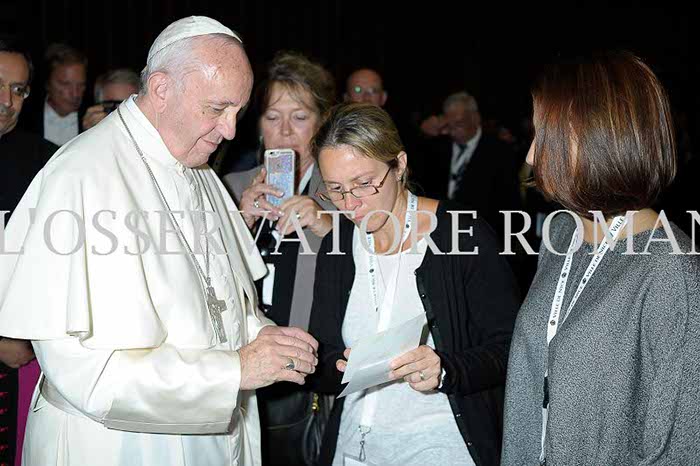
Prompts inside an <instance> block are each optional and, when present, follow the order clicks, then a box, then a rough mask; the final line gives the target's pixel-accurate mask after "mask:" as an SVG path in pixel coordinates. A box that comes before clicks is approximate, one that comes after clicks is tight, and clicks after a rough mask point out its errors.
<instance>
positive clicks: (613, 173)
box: [502, 52, 700, 465]
mask: <svg viewBox="0 0 700 466" xmlns="http://www.w3.org/2000/svg"><path fill="white" fill-rule="evenodd" d="M533 102H534V126H535V131H536V134H535V140H534V142H533V145H532V147H531V149H530V153H529V154H528V163H530V164H533V165H534V172H535V181H536V184H537V186H538V188H539V189H540V190H541V191H543V192H544V193H545V195H546V196H547V197H549V198H550V199H552V200H555V201H557V202H559V203H560V204H562V205H563V206H564V208H565V209H567V210H568V214H567V213H560V214H558V215H557V216H556V217H554V219H553V221H552V222H551V224H550V225H549V226H550V228H549V236H548V238H549V241H544V242H543V247H542V250H541V251H540V258H539V261H540V262H539V268H538V271H537V275H536V276H535V280H534V282H533V284H532V287H531V288H530V291H529V293H528V296H527V298H526V300H525V303H524V304H523V306H522V308H521V310H520V313H519V314H518V319H517V321H516V326H515V331H514V334H513V343H512V346H511V352H510V359H509V365H508V381H507V387H506V406H505V417H504V439H503V461H502V464H503V465H523V464H529V465H532V464H537V463H538V461H539V462H540V463H541V464H543V463H545V462H546V463H547V464H550V465H552V464H557V465H559V464H561V465H574V464H575V465H579V464H595V465H613V464H614V465H624V464H674V465H676V464H694V463H696V462H697V458H698V457H700V445H699V444H698V441H697V440H698V438H700V437H699V436H700V395H699V394H698V390H697V387H698V386H700V370H699V369H698V368H699V365H698V364H697V356H698V354H700V338H698V334H699V332H700V260H699V258H698V257H697V256H690V255H684V254H678V252H679V251H682V252H687V251H689V250H690V248H691V243H690V240H689V238H688V237H687V236H686V235H684V234H683V233H682V232H681V231H680V230H679V229H678V228H677V227H676V226H675V225H672V224H670V223H669V222H668V221H667V220H666V219H665V216H663V215H660V214H659V213H657V212H655V211H654V210H652V207H653V205H654V202H655V201H656V198H657V197H658V196H659V194H660V193H661V192H662V191H663V190H664V189H665V188H666V187H667V186H668V185H669V184H670V182H671V181H672V179H673V176H674V174H675V170H676V162H675V149H674V140H673V128H672V124H671V118H670V110H669V104H668V99H667V97H666V93H665V91H664V90H663V88H662V86H661V84H660V83H659V81H658V79H657V78H656V76H655V75H654V73H653V72H652V71H651V70H650V68H649V67H648V66H647V65H645V64H644V63H643V62H642V61H641V60H640V59H639V58H637V57H635V56H634V55H632V54H629V53H626V52H616V53H606V54H600V55H596V56H594V57H592V58H587V59H579V60H575V61H571V62H568V63H564V64H560V65H555V66H551V67H549V68H548V69H547V71H546V72H545V73H544V75H543V77H542V79H541V80H540V82H539V85H538V86H537V87H536V88H535V90H534V92H533ZM592 211H599V214H598V216H597V218H598V220H601V221H600V222H597V223H596V222H595V221H594V219H595V217H594V214H593V213H592ZM627 211H638V212H637V213H636V214H634V215H631V214H630V215H626V213H627ZM603 218H604V220H605V222H602V219H603ZM659 226H660V227H659ZM545 229H546V228H545ZM545 238H547V236H545ZM615 242H617V244H615ZM547 243H549V244H547ZM567 247H568V249H567ZM630 252H632V253H630ZM567 284H568V286H567Z"/></svg>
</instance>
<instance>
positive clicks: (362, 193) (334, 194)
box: [316, 168, 391, 202]
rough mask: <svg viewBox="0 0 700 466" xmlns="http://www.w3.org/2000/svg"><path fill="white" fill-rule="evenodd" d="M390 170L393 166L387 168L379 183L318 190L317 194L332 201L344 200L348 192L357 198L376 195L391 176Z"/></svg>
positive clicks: (325, 199)
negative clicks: (337, 189)
mask: <svg viewBox="0 0 700 466" xmlns="http://www.w3.org/2000/svg"><path fill="white" fill-rule="evenodd" d="M389 172H391V168H389V170H387V172H386V174H385V175H384V178H382V181H380V182H379V184H377V185H373V184H370V185H366V186H358V187H356V188H352V189H349V190H347V191H320V192H317V193H316V195H317V196H318V197H320V198H321V199H323V200H324V201H331V202H337V201H342V200H343V199H345V195H346V194H348V193H350V194H352V195H353V197H354V198H355V199H362V198H363V197H369V196H374V195H375V194H377V193H378V192H379V188H381V187H382V186H384V182H385V181H386V177H387V176H389Z"/></svg>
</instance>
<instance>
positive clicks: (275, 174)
mask: <svg viewBox="0 0 700 466" xmlns="http://www.w3.org/2000/svg"><path fill="white" fill-rule="evenodd" d="M265 170H266V171H267V177H266V180H265V183H267V184H269V185H270V186H274V187H275V188H277V189H279V190H280V191H282V197H276V196H272V195H270V194H267V202H269V203H270V204H272V205H274V206H276V207H279V206H280V205H281V204H282V203H283V202H284V201H286V200H287V199H289V198H290V197H292V196H294V191H295V188H294V187H295V183H294V181H295V174H296V170H295V154H294V151H293V150H292V149H270V150H266V151H265Z"/></svg>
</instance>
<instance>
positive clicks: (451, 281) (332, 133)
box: [310, 104, 518, 466]
mask: <svg viewBox="0 0 700 466" xmlns="http://www.w3.org/2000/svg"><path fill="white" fill-rule="evenodd" d="M312 144H313V145H312V149H313V154H314V156H315V157H316V159H317V160H318V164H319V168H320V170H321V175H322V177H323V181H324V184H325V190H324V191H322V192H320V193H319V196H320V197H321V198H323V199H326V200H328V201H331V202H333V203H334V204H335V206H336V207H337V208H338V210H340V211H343V214H344V216H345V217H342V218H341V220H340V225H339V228H337V229H336V230H334V231H333V232H332V233H331V234H328V235H327V236H326V237H325V238H324V241H323V242H322V244H321V249H320V251H319V256H318V258H317V265H316V283H315V287H314V303H313V307H312V311H311V325H310V332H311V333H312V334H313V335H314V336H315V337H316V338H317V339H318V340H319V342H320V348H319V364H318V366H317V375H316V376H315V377H314V378H313V379H312V383H314V384H316V386H317V387H319V388H320V389H321V390H322V391H326V392H329V393H338V392H339V391H340V390H341V388H342V387H341V378H342V375H343V371H344V370H345V367H346V358H348V357H349V354H350V352H351V351H352V347H353V346H354V345H355V344H356V343H357V342H359V341H360V340H362V339H364V338H367V337H369V336H372V335H375V334H376V333H377V332H378V331H381V330H384V329H387V328H391V327H394V326H397V325H400V324H402V323H404V322H406V321H407V320H409V319H412V318H415V317H419V316H421V315H425V318H426V320H427V329H425V328H424V332H423V337H422V340H421V345H420V346H419V347H418V348H416V349H414V350H412V351H409V352H408V353H406V354H404V355H402V356H400V357H398V358H397V359H395V360H394V361H392V363H391V367H392V369H393V370H392V372H391V378H392V381H391V382H389V383H386V384H383V385H380V386H378V387H374V388H371V389H369V390H366V391H361V392H356V393H353V394H350V395H348V396H347V397H345V398H340V399H338V400H337V401H336V403H335V404H334V406H333V411H332V413H331V417H330V420H329V424H328V426H327V430H326V436H325V438H324V444H323V451H322V455H321V464H333V465H344V464H345V465H352V464H367V465H370V464H372V465H386V464H402V465H426V464H435V465H438V464H439V465H443V464H444V465H448V464H449V465H478V466H484V465H489V466H490V465H497V464H498V463H499V459H500V455H499V451H500V441H501V408H502V394H503V391H502V390H503V383H504V381H505V368H506V362H507V355H508V347H509V344H510V337H511V332H512V327H513V323H514V320H515V314H516V310H517V307H518V297H517V291H516V285H515V281H514V278H513V276H512V273H511V271H510V269H509V268H508V265H507V264H506V262H505V261H504V260H503V258H501V257H500V256H498V248H497V241H496V238H495V236H494V233H493V231H492V230H491V229H490V228H489V227H488V226H487V224H486V223H484V222H483V221H481V220H479V219H474V218H472V216H470V215H469V214H466V213H463V212H462V213H460V212H459V210H460V207H459V205H455V204H453V203H451V202H447V201H445V202H443V201H436V200H434V199H428V198H424V197H417V196H415V195H414V194H413V193H411V191H410V190H409V189H408V184H407V179H408V172H407V168H406V167H407V158H408V155H407V154H406V152H405V151H404V148H403V145H402V143H401V140H400V138H399V135H398V132H397V131H396V127H395V126H394V124H393V122H392V121H391V119H390V117H389V116H388V114H387V113H386V112H385V111H384V110H382V109H380V108H378V107H375V106H372V105H367V104H343V105H340V106H337V107H335V108H334V109H332V110H331V111H330V113H329V115H328V117H327V119H326V120H325V122H324V123H323V124H322V126H321V127H320V129H319V131H318V132H317V133H316V135H315V137H314V140H313V143H312ZM414 211H415V212H416V213H415V214H412V213H410V212H414ZM390 214H391V215H390ZM391 217H394V218H395V219H397V220H398V221H397V224H396V225H394V221H393V220H392V219H391ZM431 218H432V219H433V220H436V222H435V224H433V222H432V221H431ZM453 222H454V223H453ZM336 237H337V238H336ZM365 245H366V246H367V247H365ZM336 247H337V249H336ZM412 250H413V251H412ZM338 253H339V254H338ZM443 253H444V254H443ZM465 253H467V254H465Z"/></svg>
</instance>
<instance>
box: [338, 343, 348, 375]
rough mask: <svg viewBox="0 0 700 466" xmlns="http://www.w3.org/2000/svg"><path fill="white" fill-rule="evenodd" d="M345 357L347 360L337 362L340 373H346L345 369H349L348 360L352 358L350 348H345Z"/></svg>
mask: <svg viewBox="0 0 700 466" xmlns="http://www.w3.org/2000/svg"><path fill="white" fill-rule="evenodd" d="M343 357H344V358H345V359H338V360H337V361H336V362H335V367H336V368H337V369H338V370H339V371H340V372H345V368H346V367H348V358H349V357H350V348H345V351H343Z"/></svg>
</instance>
